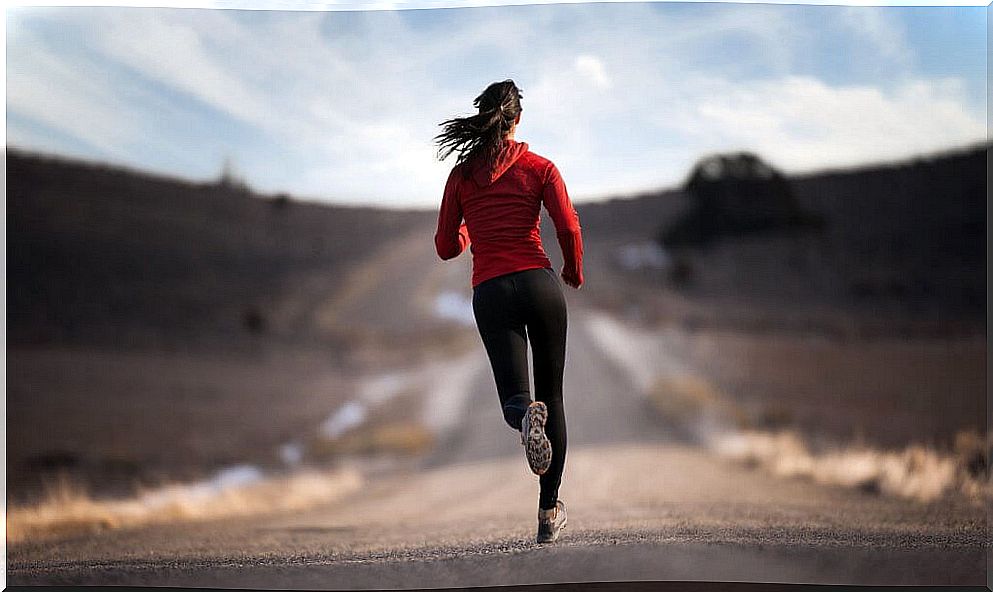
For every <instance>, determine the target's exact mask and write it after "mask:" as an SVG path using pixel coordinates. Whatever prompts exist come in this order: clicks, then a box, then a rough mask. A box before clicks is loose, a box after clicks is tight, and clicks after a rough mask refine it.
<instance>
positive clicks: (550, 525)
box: [536, 500, 567, 543]
mask: <svg viewBox="0 0 993 592" xmlns="http://www.w3.org/2000/svg"><path fill="white" fill-rule="evenodd" d="M566 521H567V516H566V513H565V504H563V503H562V500H558V501H556V502H555V507H554V508H552V509H550V510H542V509H540V508H539V509H538V536H537V538H536V540H537V542H539V543H554V542H555V541H557V540H558V538H559V535H560V534H562V529H563V528H565V524H566Z"/></svg>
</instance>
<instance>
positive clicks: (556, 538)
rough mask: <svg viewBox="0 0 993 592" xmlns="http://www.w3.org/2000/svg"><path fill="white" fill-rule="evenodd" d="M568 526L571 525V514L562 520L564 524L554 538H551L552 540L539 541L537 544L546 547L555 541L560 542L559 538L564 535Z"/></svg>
mask: <svg viewBox="0 0 993 592" xmlns="http://www.w3.org/2000/svg"><path fill="white" fill-rule="evenodd" d="M566 524H569V514H566V515H565V518H564V519H563V520H562V524H561V525H560V526H559V528H558V530H556V531H555V534H554V535H553V536H552V538H550V539H537V540H536V542H537V543H538V544H539V545H545V544H548V543H554V542H555V541H557V540H559V536H560V535H561V534H562V531H563V530H564V529H565V526H566Z"/></svg>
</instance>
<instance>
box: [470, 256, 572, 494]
mask: <svg viewBox="0 0 993 592" xmlns="http://www.w3.org/2000/svg"><path fill="white" fill-rule="evenodd" d="M472 309H473V312H474V314H475V317H476V326H477V328H478V329H479V335H480V337H482V340H483V345H484V346H485V347H486V354H487V355H488V356H489V358H490V365H491V366H492V367H493V378H494V379H495V381H496V388H497V393H498V394H499V395H500V405H501V407H502V408H503V417H504V419H505V420H506V421H507V424H508V425H510V427H512V428H514V429H515V430H520V429H521V420H522V419H523V417H524V410H525V409H527V407H528V405H529V404H530V403H531V393H530V389H529V386H530V381H529V380H528V341H529V340H530V342H531V348H532V353H531V358H532V362H533V365H534V395H535V400H536V401H543V402H544V403H545V405H547V406H548V423H547V424H546V425H545V433H546V434H547V435H548V438H549V440H551V442H552V464H551V466H550V467H549V468H548V471H547V472H546V473H545V474H544V475H542V476H541V478H540V480H539V481H540V483H541V494H540V496H539V498H538V506H539V507H540V508H542V509H546V510H547V509H550V508H554V507H555V502H556V500H557V499H558V492H559V484H560V483H561V481H562V469H563V468H564V467H565V448H566V431H565V410H564V409H563V408H562V375H563V372H564V370H565V338H566V326H567V314H566V304H565V296H564V295H563V294H562V288H561V286H560V285H559V278H558V276H556V275H555V271H554V270H552V269H551V268H548V267H541V268H537V269H528V270H525V271H516V272H513V273H508V274H506V275H501V276H498V277H495V278H491V279H488V280H485V281H483V282H482V283H480V284H479V285H477V286H476V287H475V288H474V289H473V293H472Z"/></svg>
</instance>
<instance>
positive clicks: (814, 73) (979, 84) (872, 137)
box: [7, 3, 987, 206]
mask: <svg viewBox="0 0 993 592" xmlns="http://www.w3.org/2000/svg"><path fill="white" fill-rule="evenodd" d="M986 10H987V9H986V8H984V7H938V8H910V7H888V8H880V7H854V6H813V5H808V6H805V5H767V4H723V3H686V4H682V3H623V4H616V3H615V4H603V3H591V4H553V5H528V6H497V7H476V8H453V9H432V10H386V11H344V12H342V11H333V12H315V11H289V12H279V11H239V10H195V9H193V10H191V9H163V8H127V7H116V8H94V7H73V8H46V7H18V8H8V10H7V144H8V146H18V147H24V148H30V149H35V150H43V151H47V152H53V153H58V154H64V155H70V156H76V157H83V158H87V159H93V160H104V161H109V162H112V163H119V164H124V165H127V166H131V167H136V168H141V169H146V170H150V171H154V172H158V173H165V174H170V175H176V176H181V177H186V178H191V179H209V178H214V177H216V176H217V175H218V173H219V171H220V169H221V166H222V163H223V161H224V159H225V158H230V159H232V161H233V162H234V165H235V167H236V168H237V170H238V171H239V172H240V174H241V175H242V176H243V177H245V178H246V180H247V181H248V182H249V183H250V184H251V185H252V186H253V187H255V188H257V189H259V190H261V191H267V192H276V191H286V192H289V193H292V194H294V195H298V196H300V197H303V198H307V199H318V200H327V201H334V202H348V203H363V204H374V205H390V206H436V205H437V203H438V202H439V200H440V196H441V189H442V187H443V185H444V180H445V178H446V176H447V173H448V170H449V169H450V168H451V166H452V165H453V164H454V157H452V159H451V160H449V161H445V162H439V161H438V160H437V159H436V157H435V154H436V147H435V146H434V144H433V143H432V138H433V136H434V135H435V134H437V133H438V131H439V128H438V123H439V122H441V121H442V120H444V119H447V118H449V117H451V116H454V115H467V114H470V113H471V112H472V99H473V98H474V97H475V96H476V95H477V94H479V92H480V91H482V89H483V88H485V86H486V85H487V84H489V83H490V82H493V81H496V80H502V79H504V78H513V79H514V80H515V81H516V82H517V83H518V85H519V86H520V87H521V88H522V90H523V101H522V104H523V108H524V112H523V116H522V121H521V125H520V127H519V129H518V133H517V138H518V139H519V140H523V141H526V142H528V143H529V144H530V146H531V149H532V150H533V151H534V152H537V153H539V154H542V155H544V156H547V157H549V158H551V159H552V160H553V161H555V162H556V164H557V165H558V166H559V168H560V169H561V170H562V174H563V177H564V178H565V180H566V183H567V185H568V188H569V191H570V194H571V195H572V197H573V199H574V200H575V201H577V202H582V201H585V200H589V199H596V198H601V197H605V196H611V195H620V194H625V193H630V192H637V191H640V190H646V189H652V188H658V187H669V186H673V185H676V184H678V183H680V182H681V181H682V180H683V178H684V177H685V175H686V173H687V172H688V171H689V169H690V167H691V166H692V165H693V163H694V162H695V161H696V159H698V158H699V157H700V156H702V155H703V154H707V153H711V152H715V151H721V150H739V149H748V150H754V151H756V152H757V153H758V154H760V155H761V156H762V157H764V158H766V159H767V160H768V161H769V162H771V163H772V164H774V165H776V166H778V167H780V168H782V169H784V170H786V171H788V172H805V171H811V170H817V169H821V168H826V167H838V166H847V165H853V164H861V163H867V162H875V161H883V160H889V159H898V158H904V157H907V156H911V155H913V154H918V153H928V152H934V151H939V150H943V149H947V148H953V147H959V146H963V145H967V144H971V143H973V142H977V141H981V140H983V139H984V137H985V135H986V102H987V87H986V55H987V52H986Z"/></svg>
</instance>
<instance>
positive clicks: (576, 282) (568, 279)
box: [559, 269, 583, 290]
mask: <svg viewBox="0 0 993 592" xmlns="http://www.w3.org/2000/svg"><path fill="white" fill-rule="evenodd" d="M559 275H561V276H562V281H563V282H565V283H566V284H568V285H570V286H572V287H573V288H575V289H577V290H578V289H579V286H582V285H583V278H581V277H576V276H575V275H573V274H571V273H569V272H567V271H566V270H564V269H563V270H562V273H561V274H559Z"/></svg>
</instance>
